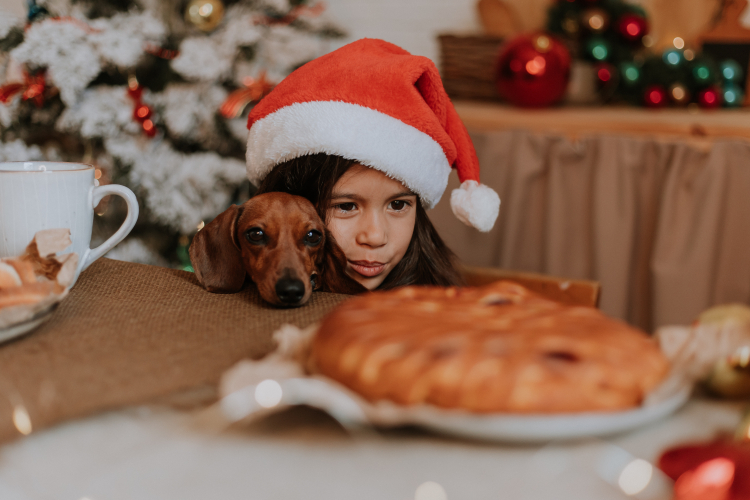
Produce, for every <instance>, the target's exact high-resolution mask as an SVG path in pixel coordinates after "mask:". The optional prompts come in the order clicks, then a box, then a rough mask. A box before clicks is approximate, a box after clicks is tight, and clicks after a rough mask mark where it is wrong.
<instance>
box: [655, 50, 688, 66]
mask: <svg viewBox="0 0 750 500" xmlns="http://www.w3.org/2000/svg"><path fill="white" fill-rule="evenodd" d="M661 58H662V60H663V61H664V64H666V65H667V66H668V67H670V68H677V67H678V66H680V65H681V64H682V63H683V62H684V61H685V58H684V57H683V56H682V51H681V50H677V49H669V50H665V51H664V52H663V53H662V55H661Z"/></svg>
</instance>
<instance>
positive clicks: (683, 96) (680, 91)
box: [669, 83, 690, 106]
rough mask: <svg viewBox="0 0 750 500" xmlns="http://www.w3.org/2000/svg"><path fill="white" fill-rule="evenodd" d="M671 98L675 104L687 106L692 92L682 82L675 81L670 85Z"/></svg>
mask: <svg viewBox="0 0 750 500" xmlns="http://www.w3.org/2000/svg"><path fill="white" fill-rule="evenodd" d="M669 100H670V101H672V102H673V103H674V104H678V105H680V106H686V105H687V104H689V103H690V92H689V91H688V89H687V87H686V86H685V85H683V84H682V83H673V84H672V85H670V87H669Z"/></svg>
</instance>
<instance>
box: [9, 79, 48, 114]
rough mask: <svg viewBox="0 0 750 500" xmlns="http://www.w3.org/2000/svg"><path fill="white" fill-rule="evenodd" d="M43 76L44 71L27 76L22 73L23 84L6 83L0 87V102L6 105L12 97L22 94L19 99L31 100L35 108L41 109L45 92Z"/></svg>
mask: <svg viewBox="0 0 750 500" xmlns="http://www.w3.org/2000/svg"><path fill="white" fill-rule="evenodd" d="M44 76H45V75H44V71H40V72H38V73H36V74H35V75H29V74H28V73H27V72H25V71H24V73H23V79H24V81H23V82H15V83H8V84H6V85H3V86H2V87H0V102H2V103H3V104H7V103H8V101H10V100H11V98H12V97H13V96H14V95H16V94H18V93H19V92H22V94H21V99H23V100H24V101H28V100H31V101H33V102H34V104H36V107H38V108H41V107H42V106H43V105H44V91H45V90H47V83H46V82H45V80H44Z"/></svg>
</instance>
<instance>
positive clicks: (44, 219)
mask: <svg viewBox="0 0 750 500" xmlns="http://www.w3.org/2000/svg"><path fill="white" fill-rule="evenodd" d="M94 171H95V169H94V167H93V166H91V165H86V164H83V163H62V162H47V161H25V162H22V161H19V162H3V163H0V257H15V256H17V255H20V254H22V253H23V251H24V250H25V249H26V246H27V245H28V244H29V242H30V241H31V240H32V239H33V238H34V234H35V233H36V232H37V231H40V230H42V229H58V228H68V229H70V238H71V240H73V244H72V245H71V246H70V247H68V248H67V249H66V250H65V251H64V253H68V252H71V251H72V252H75V253H77V254H78V269H77V270H76V275H75V279H76V280H77V279H78V275H79V274H80V273H81V271H83V270H84V269H86V268H87V267H89V266H90V265H91V264H92V263H93V262H94V261H95V260H96V259H98V258H99V257H101V256H102V255H104V254H105V253H107V252H108V251H110V250H111V249H112V248H113V247H114V246H115V245H117V244H118V243H119V242H121V241H122V240H123V239H124V238H125V236H127V235H128V233H129V232H130V231H131V230H132V229H133V226H135V221H136V219H138V201H137V200H136V198H135V195H134V194H133V192H132V191H131V190H130V189H128V188H126V187H124V186H118V185H114V184H109V185H106V186H97V184H98V183H97V182H96V181H95V179H94ZM110 194H115V195H118V196H121V197H122V198H123V199H124V200H125V203H127V206H128V215H127V217H125V222H123V223H122V226H120V228H119V229H118V230H117V232H116V233H115V234H113V235H112V236H111V237H110V238H109V239H108V240H107V241H105V242H104V243H102V244H101V245H99V246H98V247H96V248H93V249H92V248H89V245H90V244H91V229H92V226H93V224H94V207H96V205H98V204H99V202H100V201H101V200H102V198H104V197H105V196H107V195H110ZM73 282H74V283H75V280H74V281H73ZM71 286H72V285H71Z"/></svg>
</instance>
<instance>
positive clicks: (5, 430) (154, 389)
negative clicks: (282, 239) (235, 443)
mask: <svg viewBox="0 0 750 500" xmlns="http://www.w3.org/2000/svg"><path fill="white" fill-rule="evenodd" d="M345 299H346V296H344V295H335V294H326V293H320V292H316V293H314V294H313V297H312V299H311V300H310V302H309V303H308V304H307V305H305V306H304V307H301V308H296V309H277V308H273V307H271V306H268V305H266V304H265V303H263V302H262V301H261V300H260V298H259V296H258V294H257V291H256V290H255V287H254V286H249V287H247V288H246V289H245V290H243V291H242V292H240V293H237V294H230V295H219V294H212V293H208V292H206V291H205V290H203V288H201V287H200V285H199V284H198V282H197V280H196V279H195V277H194V275H193V274H191V273H187V272H184V271H178V270H173V269H165V268H159V267H151V266H144V265H139V264H130V263H125V262H119V261H114V260H109V259H100V260H99V261H97V262H96V263H94V264H93V265H92V266H91V267H90V268H89V269H88V270H86V271H85V272H84V273H82V274H81V276H80V278H79V280H78V283H77V284H76V285H75V287H74V288H73V289H72V290H71V292H70V295H69V296H68V297H67V298H66V299H65V300H64V301H63V302H62V304H61V305H60V307H59V308H58V310H57V311H56V312H55V313H54V315H53V317H52V318H51V319H50V320H49V321H48V322H47V323H46V324H44V325H43V326H41V327H40V328H39V329H37V330H36V331H34V332H33V333H30V334H29V335H27V336H25V337H23V338H20V339H17V340H15V341H11V342H8V343H6V344H2V345H0V396H2V397H0V441H7V440H9V439H12V438H14V437H17V436H19V432H18V430H17V429H16V427H15V425H14V423H13V409H14V408H15V407H18V406H19V405H21V406H22V407H24V408H25V409H26V411H27V412H28V414H29V416H30V419H31V422H32V425H33V429H34V430H38V429H40V428H44V427H48V426H50V425H53V424H55V423H57V422H61V421H63V420H67V419H71V418H76V417H81V416H84V415H88V414H91V413H95V412H98V411H102V410H106V409H111V408H117V407H122V406H127V405H135V404H142V403H147V402H151V401H153V400H154V399H155V398H159V397H163V396H167V395H170V394H176V393H181V392H184V391H186V390H190V389H194V388H201V387H213V386H214V385H215V384H216V383H217V382H218V379H219V377H220V375H221V374H222V373H223V372H224V370H226V369H227V368H229V367H230V366H232V364H234V363H235V362H237V361H239V360H241V359H243V358H247V357H259V356H262V355H263V354H265V353H266V352H268V351H269V350H270V349H271V348H272V347H273V342H272V341H271V334H272V333H273V332H274V331H275V330H276V329H277V328H278V327H279V326H280V325H282V324H284V323H292V324H295V325H298V326H300V327H304V326H307V325H309V324H311V323H313V322H315V321H317V320H319V319H320V318H321V317H323V316H324V315H325V313H326V312H328V311H329V310H330V309H331V308H333V307H334V306H335V305H336V304H338V303H340V302H341V301H342V300H345Z"/></svg>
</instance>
